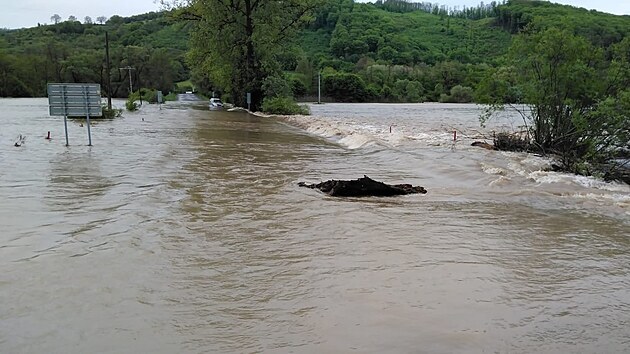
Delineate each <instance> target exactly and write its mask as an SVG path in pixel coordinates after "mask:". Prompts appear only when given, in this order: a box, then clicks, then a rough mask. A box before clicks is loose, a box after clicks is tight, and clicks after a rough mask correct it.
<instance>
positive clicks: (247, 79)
mask: <svg viewBox="0 0 630 354" xmlns="http://www.w3.org/2000/svg"><path fill="white" fill-rule="evenodd" d="M318 4H320V0H285V1H279V0H274V1H272V0H267V1H261V0H242V1H226V0H190V1H188V5H189V7H187V8H184V9H183V10H182V13H181V16H180V18H182V19H189V20H192V22H193V23H194V28H193V30H192V41H191V52H190V56H189V58H190V59H191V63H192V64H193V65H196V66H200V67H201V68H202V70H204V71H207V72H208V74H209V76H210V78H211V79H212V81H214V82H215V83H216V84H217V85H219V86H220V87H222V88H224V89H225V90H227V91H228V92H230V93H231V96H232V99H233V101H234V103H235V104H236V105H238V106H245V105H246V93H248V92H250V93H251V97H252V109H258V108H260V104H261V103H262V100H263V90H262V83H263V80H264V79H265V78H266V77H268V76H277V75H278V72H279V71H280V68H279V65H278V63H277V61H276V58H275V56H274V54H275V53H278V52H281V51H282V48H283V47H284V45H285V44H286V42H287V41H288V40H289V39H291V38H292V36H293V35H294V33H295V29H296V28H297V26H298V25H299V24H300V23H301V22H302V20H304V19H305V18H306V16H307V15H308V14H309V13H311V11H312V10H313V9H314V8H315V7H316V6H317V5H318Z"/></svg>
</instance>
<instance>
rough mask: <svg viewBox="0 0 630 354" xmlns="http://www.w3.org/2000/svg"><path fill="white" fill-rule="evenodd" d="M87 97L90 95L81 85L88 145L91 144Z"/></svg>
mask: <svg viewBox="0 0 630 354" xmlns="http://www.w3.org/2000/svg"><path fill="white" fill-rule="evenodd" d="M89 97H90V95H88V92H87V90H86V87H85V86H83V101H84V104H85V112H86V115H85V118H86V121H87V128H88V129H87V131H88V146H92V132H91V131H90V105H89V102H88V99H89Z"/></svg>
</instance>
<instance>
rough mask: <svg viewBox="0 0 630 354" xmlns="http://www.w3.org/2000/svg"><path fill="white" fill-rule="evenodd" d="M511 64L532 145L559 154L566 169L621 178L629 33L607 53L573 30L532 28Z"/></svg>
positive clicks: (627, 140)
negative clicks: (523, 105)
mask: <svg viewBox="0 0 630 354" xmlns="http://www.w3.org/2000/svg"><path fill="white" fill-rule="evenodd" d="M607 56H610V57H611V60H610V61H608V60H606V59H605V58H606V57H607ZM509 64H510V65H511V66H512V67H513V68H514V69H515V71H516V72H518V73H519V74H518V75H515V77H514V81H513V85H514V86H515V87H517V88H518V91H519V92H520V96H521V97H520V100H522V101H523V102H525V103H526V104H527V106H528V109H527V110H522V111H521V114H522V115H523V119H524V123H525V125H526V126H527V128H528V133H529V137H528V140H530V141H531V148H530V149H533V150H536V151H539V152H541V153H552V154H554V155H556V156H558V157H559V162H560V168H562V169H563V170H568V171H572V172H575V173H581V174H593V173H601V174H602V175H603V176H604V177H609V178H614V177H615V171H619V165H620V164H625V163H627V162H628V160H616V159H615V158H616V157H622V156H621V155H620V154H627V153H628V152H629V151H628V148H629V147H630V37H626V38H625V39H624V40H623V41H621V42H620V43H617V44H615V45H613V46H612V47H611V48H610V50H609V52H608V53H607V52H606V51H605V50H604V49H603V48H597V47H596V46H594V45H593V44H591V43H590V42H589V41H588V40H587V39H585V38H584V37H581V36H578V35H575V34H574V33H573V31H571V30H569V29H566V28H565V29H562V28H557V27H554V28H548V29H537V28H535V26H528V27H527V28H526V30H525V31H523V32H522V33H521V34H519V35H518V36H517V37H516V39H515V41H514V44H513V45H512V47H511V49H510V55H509ZM496 102H497V103H499V105H498V106H494V107H495V108H501V107H502V104H504V103H505V99H504V98H503V97H499V98H497V101H496ZM626 157H627V156H626Z"/></svg>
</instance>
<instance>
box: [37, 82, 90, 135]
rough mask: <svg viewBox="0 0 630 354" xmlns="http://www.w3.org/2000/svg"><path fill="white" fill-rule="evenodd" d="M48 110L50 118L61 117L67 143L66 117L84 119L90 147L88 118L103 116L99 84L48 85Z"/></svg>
mask: <svg viewBox="0 0 630 354" xmlns="http://www.w3.org/2000/svg"><path fill="white" fill-rule="evenodd" d="M48 105H49V107H48V109H49V113H50V115H51V116H63V125H64V128H65V132H66V146H68V145H70V144H69V142H68V121H67V118H68V117H86V121H87V130H88V146H92V132H91V128H90V116H93V117H100V116H102V115H103V109H102V107H101V85H99V84H48Z"/></svg>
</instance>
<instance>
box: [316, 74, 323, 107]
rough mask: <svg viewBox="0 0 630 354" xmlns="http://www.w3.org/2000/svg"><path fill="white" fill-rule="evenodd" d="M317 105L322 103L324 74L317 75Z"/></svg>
mask: <svg viewBox="0 0 630 354" xmlns="http://www.w3.org/2000/svg"><path fill="white" fill-rule="evenodd" d="M317 103H322V72H321V70H320V71H319V72H318V73H317Z"/></svg>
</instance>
